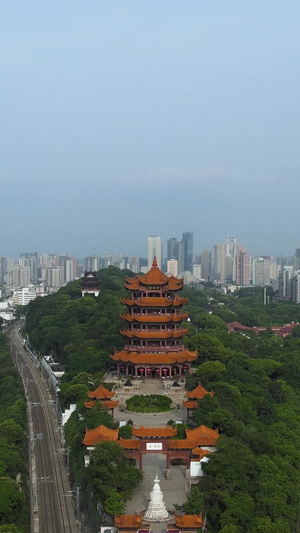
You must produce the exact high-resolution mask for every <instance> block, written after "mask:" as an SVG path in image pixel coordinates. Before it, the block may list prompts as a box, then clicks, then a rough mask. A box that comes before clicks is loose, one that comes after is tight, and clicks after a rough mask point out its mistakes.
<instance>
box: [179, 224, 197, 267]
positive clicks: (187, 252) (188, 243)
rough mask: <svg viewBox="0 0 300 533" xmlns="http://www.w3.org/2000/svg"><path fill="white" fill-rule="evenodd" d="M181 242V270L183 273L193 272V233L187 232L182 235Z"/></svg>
mask: <svg viewBox="0 0 300 533" xmlns="http://www.w3.org/2000/svg"><path fill="white" fill-rule="evenodd" d="M182 242H183V268H184V271H188V272H191V273H192V272H193V263H194V244H193V232H192V231H187V232H186V233H183V234H182Z"/></svg>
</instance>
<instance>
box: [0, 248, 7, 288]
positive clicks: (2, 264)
mask: <svg viewBox="0 0 300 533" xmlns="http://www.w3.org/2000/svg"><path fill="white" fill-rule="evenodd" d="M5 273H6V259H5V257H2V255H0V287H2V286H3V284H4V278H5Z"/></svg>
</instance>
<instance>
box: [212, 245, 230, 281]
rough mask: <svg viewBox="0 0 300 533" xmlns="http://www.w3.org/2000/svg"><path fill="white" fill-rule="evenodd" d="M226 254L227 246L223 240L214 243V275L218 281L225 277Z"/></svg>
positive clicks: (223, 279)
mask: <svg viewBox="0 0 300 533" xmlns="http://www.w3.org/2000/svg"><path fill="white" fill-rule="evenodd" d="M226 255H227V246H226V243H225V242H221V243H219V244H215V245H214V277H215V279H216V280H218V281H225V280H226V279H227V268H226Z"/></svg>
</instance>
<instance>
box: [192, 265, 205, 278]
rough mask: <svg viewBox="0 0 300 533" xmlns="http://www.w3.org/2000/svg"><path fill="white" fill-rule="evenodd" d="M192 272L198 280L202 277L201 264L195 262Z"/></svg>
mask: <svg viewBox="0 0 300 533" xmlns="http://www.w3.org/2000/svg"><path fill="white" fill-rule="evenodd" d="M193 274H194V276H195V278H197V279H198V280H200V279H203V276H202V265H200V264H196V263H195V264H194V268H193Z"/></svg>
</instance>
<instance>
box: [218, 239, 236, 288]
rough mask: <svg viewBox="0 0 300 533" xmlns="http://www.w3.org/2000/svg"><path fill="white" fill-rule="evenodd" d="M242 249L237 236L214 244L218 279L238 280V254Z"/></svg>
mask: <svg viewBox="0 0 300 533" xmlns="http://www.w3.org/2000/svg"><path fill="white" fill-rule="evenodd" d="M241 249H242V246H241V245H240V244H238V242H237V238H236V237H227V239H226V242H222V243H220V244H215V246H214V275H215V278H216V279H217V280H220V281H227V282H232V281H233V282H235V281H236V276H237V274H236V255H237V253H238V252H239V251H240V250H241Z"/></svg>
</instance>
